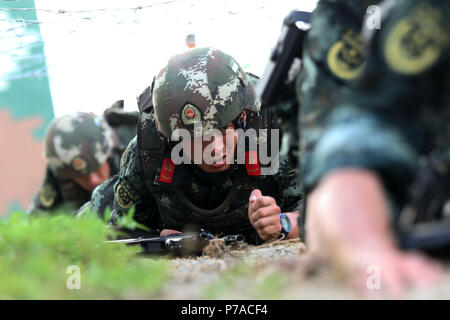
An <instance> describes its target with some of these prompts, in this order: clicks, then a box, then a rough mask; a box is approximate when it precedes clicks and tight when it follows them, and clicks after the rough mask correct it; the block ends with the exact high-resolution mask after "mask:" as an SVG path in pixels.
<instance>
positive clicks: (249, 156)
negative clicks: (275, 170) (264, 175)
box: [245, 151, 261, 176]
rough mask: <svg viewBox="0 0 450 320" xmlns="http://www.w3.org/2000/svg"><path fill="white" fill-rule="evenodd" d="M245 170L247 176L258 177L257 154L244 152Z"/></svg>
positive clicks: (259, 173)
mask: <svg viewBox="0 0 450 320" xmlns="http://www.w3.org/2000/svg"><path fill="white" fill-rule="evenodd" d="M245 168H246V169H247V174H248V175H249V176H260V175H261V167H260V166H259V159H258V152H257V151H246V152H245Z"/></svg>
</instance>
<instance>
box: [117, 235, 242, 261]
mask: <svg viewBox="0 0 450 320" xmlns="http://www.w3.org/2000/svg"><path fill="white" fill-rule="evenodd" d="M213 241H218V242H222V243H223V245H225V246H235V245H238V244H241V243H243V242H244V241H245V237H244V236H243V235H241V234H235V235H226V236H223V237H221V238H216V237H214V236H213V235H212V234H211V233H209V232H207V231H205V230H203V229H202V230H201V231H200V232H185V233H176V234H171V235H169V236H165V237H145V236H139V237H136V238H131V239H121V240H111V241H108V243H125V244H127V245H140V246H141V247H142V254H156V255H164V254H171V255H174V256H187V255H201V254H202V252H203V248H205V247H206V246H207V245H209V244H210V243H211V242H213Z"/></svg>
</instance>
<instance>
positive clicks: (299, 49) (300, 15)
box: [256, 10, 311, 105]
mask: <svg viewBox="0 0 450 320" xmlns="http://www.w3.org/2000/svg"><path fill="white" fill-rule="evenodd" d="M310 16H311V13H310V12H305V11H299V10H293V11H291V12H290V13H289V14H288V15H287V16H286V18H285V19H284V21H283V26H282V29H281V35H280V37H279V38H278V41H277V43H276V45H275V47H274V48H273V50H272V53H271V55H270V60H269V63H268V64H267V66H266V69H265V70H264V73H263V76H262V77H261V79H260V80H259V82H258V85H257V87H256V93H257V95H258V97H259V98H260V100H261V102H262V103H263V104H266V105H271V104H273V103H275V102H276V101H277V98H278V96H279V94H280V89H281V88H282V87H283V86H284V85H285V83H286V82H287V80H289V79H288V78H289V77H288V73H289V72H290V71H291V70H290V69H292V68H294V67H295V59H296V58H297V59H301V58H302V54H303V41H304V40H305V37H306V33H307V31H308V30H309V29H310V27H311V25H310Z"/></svg>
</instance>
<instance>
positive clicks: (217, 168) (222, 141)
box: [191, 122, 237, 173]
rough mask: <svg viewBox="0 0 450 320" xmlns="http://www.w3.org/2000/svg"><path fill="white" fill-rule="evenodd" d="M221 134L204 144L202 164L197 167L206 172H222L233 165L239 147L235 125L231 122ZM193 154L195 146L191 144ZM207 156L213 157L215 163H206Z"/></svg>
mask: <svg viewBox="0 0 450 320" xmlns="http://www.w3.org/2000/svg"><path fill="white" fill-rule="evenodd" d="M221 133H222V134H221V135H220V136H219V135H218V136H215V135H214V136H212V137H211V141H203V142H202V155H203V157H202V163H201V164H197V166H199V167H200V169H202V170H203V171H205V172H210V173H214V172H222V171H225V170H227V169H229V168H230V166H231V163H233V160H234V153H235V152H236V146H237V132H236V130H235V126H234V124H233V123H232V122H230V123H229V124H228V125H227V126H226V127H225V128H224V129H222V130H221ZM207 148H208V149H207ZM206 149H207V150H206ZM205 150H206V152H205ZM191 154H192V155H193V154H194V144H191ZM205 156H210V157H212V159H213V160H214V163H213V164H207V163H205V162H206V161H205ZM227 159H228V161H227Z"/></svg>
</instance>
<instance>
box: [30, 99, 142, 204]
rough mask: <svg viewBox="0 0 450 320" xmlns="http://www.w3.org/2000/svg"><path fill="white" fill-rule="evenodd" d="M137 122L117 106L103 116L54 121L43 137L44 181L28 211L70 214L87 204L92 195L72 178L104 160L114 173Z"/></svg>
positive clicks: (79, 115)
mask: <svg viewBox="0 0 450 320" xmlns="http://www.w3.org/2000/svg"><path fill="white" fill-rule="evenodd" d="M137 120H138V113H137V112H134V113H130V112H125V111H123V110H121V109H120V108H119V107H118V106H117V105H114V106H113V107H111V108H108V109H107V110H106V111H105V114H104V116H103V117H98V116H95V115H94V114H92V113H83V112H77V113H74V114H70V115H66V116H63V117H60V118H57V119H54V120H53V121H52V123H51V124H50V126H49V128H48V130H47V133H46V137H45V156H46V158H47V160H48V165H47V168H46V173H45V178H44V182H43V183H42V187H41V189H40V191H39V193H38V194H37V195H36V197H35V199H34V201H33V202H32V204H31V205H30V207H29V208H28V210H27V211H28V212H29V213H31V212H42V211H45V212H53V211H55V210H56V209H58V210H60V209H67V210H70V211H73V210H76V209H78V208H79V207H80V206H81V205H83V204H84V203H85V202H87V201H89V199H90V197H91V192H89V191H87V190H85V189H83V188H82V187H81V186H79V185H78V184H77V183H76V182H75V181H74V178H75V177H80V176H83V175H87V174H90V173H91V172H94V171H96V170H97V169H98V168H99V167H100V166H101V165H102V164H103V163H105V162H106V161H107V162H108V164H109V167H110V174H111V175H114V174H116V173H117V172H118V169H119V161H120V156H121V155H122V153H123V151H124V150H125V148H126V146H127V144H128V142H129V141H130V140H131V139H132V137H133V136H134V135H135V134H136V125H137Z"/></svg>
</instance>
